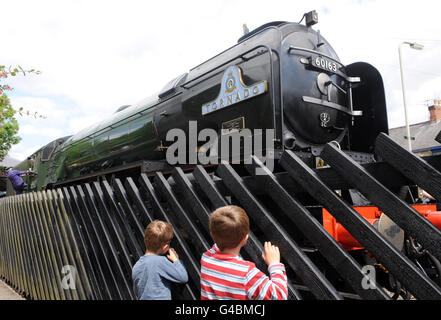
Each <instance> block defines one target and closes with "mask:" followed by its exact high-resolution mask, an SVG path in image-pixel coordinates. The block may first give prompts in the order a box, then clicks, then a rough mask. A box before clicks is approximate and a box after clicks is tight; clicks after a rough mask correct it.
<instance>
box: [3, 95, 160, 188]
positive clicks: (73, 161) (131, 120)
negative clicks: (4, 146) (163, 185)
mask: <svg viewBox="0 0 441 320" xmlns="http://www.w3.org/2000/svg"><path fill="white" fill-rule="evenodd" d="M157 102H158V99H157V97H156V96H153V97H149V98H146V99H144V100H142V101H140V102H139V103H137V104H134V105H132V106H129V107H127V108H124V109H123V110H121V111H118V112H117V113H115V114H113V115H112V116H111V117H110V118H108V119H105V120H103V121H102V122H100V123H97V124H95V125H92V126H90V127H88V128H86V129H83V130H81V131H80V132H78V133H77V134H76V135H74V136H72V137H70V138H69V139H67V140H66V141H65V142H64V143H61V144H59V145H58V146H57V147H56V148H55V150H54V151H53V152H52V153H51V155H50V157H49V158H48V159H42V157H43V151H44V149H45V147H43V148H41V149H39V150H38V151H36V152H35V153H34V154H33V155H32V156H31V157H33V158H34V159H35V161H34V168H33V170H34V171H35V172H37V173H38V176H26V177H24V181H25V182H26V183H27V184H28V185H29V189H30V190H41V189H43V188H44V187H46V186H47V185H48V184H53V183H56V182H59V181H61V180H66V179H72V178H77V177H79V176H81V175H82V174H85V173H89V172H93V171H99V170H102V169H103V168H106V166H109V163H111V164H112V165H118V164H124V163H130V162H133V161H137V160H141V159H147V160H156V159H160V158H161V157H162V155H161V153H160V152H155V149H156V147H157V146H158V143H157V140H156V139H155V135H154V128H153V122H152V120H153V114H154V111H155V106H156V104H157ZM46 147H47V146H46ZM14 168H15V169H17V170H28V169H29V168H30V161H29V160H27V159H26V160H24V161H22V162H21V163H19V164H18V165H17V166H15V167H14ZM9 184H10V183H9Z"/></svg>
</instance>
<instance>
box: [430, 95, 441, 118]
mask: <svg viewBox="0 0 441 320" xmlns="http://www.w3.org/2000/svg"><path fill="white" fill-rule="evenodd" d="M429 113H430V123H434V122H438V121H440V120H441V100H433V105H431V106H429Z"/></svg>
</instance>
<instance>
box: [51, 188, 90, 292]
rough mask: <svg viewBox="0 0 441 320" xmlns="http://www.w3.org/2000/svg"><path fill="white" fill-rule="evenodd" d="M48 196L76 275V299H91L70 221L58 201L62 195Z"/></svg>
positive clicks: (53, 191) (55, 193) (52, 193)
mask: <svg viewBox="0 0 441 320" xmlns="http://www.w3.org/2000/svg"><path fill="white" fill-rule="evenodd" d="M58 191H59V190H58ZM48 195H49V197H51V200H52V206H53V210H54V213H55V216H56V219H57V222H58V228H59V231H60V234H61V236H62V238H63V239H62V241H63V242H64V244H65V248H66V253H67V256H68V259H69V261H71V263H72V265H73V266H74V267H75V270H76V273H77V276H76V280H78V281H77V282H78V283H77V286H76V289H75V290H76V291H77V294H78V298H79V299H82V300H84V299H90V298H93V293H92V288H91V287H90V283H89V279H88V277H87V273H86V270H85V267H84V262H83V259H82V257H81V255H80V253H79V250H78V244H77V242H76V239H75V238H74V237H73V235H72V234H73V232H72V228H71V226H70V221H69V220H68V218H67V214H66V209H65V207H64V205H63V201H62V199H60V197H63V195H62V194H60V193H57V191H56V190H48Z"/></svg>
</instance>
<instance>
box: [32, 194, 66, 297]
mask: <svg viewBox="0 0 441 320" xmlns="http://www.w3.org/2000/svg"><path fill="white" fill-rule="evenodd" d="M29 198H30V210H29V213H30V225H31V227H32V229H33V230H32V231H31V232H33V233H34V234H35V237H36V241H37V245H38V248H39V254H40V257H41V262H42V267H43V270H44V271H43V273H44V278H45V282H46V288H47V290H48V294H47V296H46V298H47V299H50V300H55V299H59V296H57V289H56V285H55V284H54V283H53V282H54V280H55V277H54V276H53V275H51V273H50V269H51V267H52V264H51V261H50V254H49V250H48V249H47V244H46V243H45V242H44V241H43V240H44V239H45V238H44V235H43V230H42V227H41V225H40V224H39V222H38V221H37V219H36V217H35V216H36V204H35V202H36V195H35V193H30V194H29Z"/></svg>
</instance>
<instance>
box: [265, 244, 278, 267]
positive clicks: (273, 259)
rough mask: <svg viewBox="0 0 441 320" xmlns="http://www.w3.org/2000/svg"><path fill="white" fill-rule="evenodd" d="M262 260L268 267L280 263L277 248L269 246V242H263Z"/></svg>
mask: <svg viewBox="0 0 441 320" xmlns="http://www.w3.org/2000/svg"><path fill="white" fill-rule="evenodd" d="M262 259H263V261H265V263H266V264H267V265H268V266H269V265H270V264H273V263H280V251H279V247H277V246H275V245H273V244H271V242H269V241H265V243H264V245H263V252H262Z"/></svg>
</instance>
